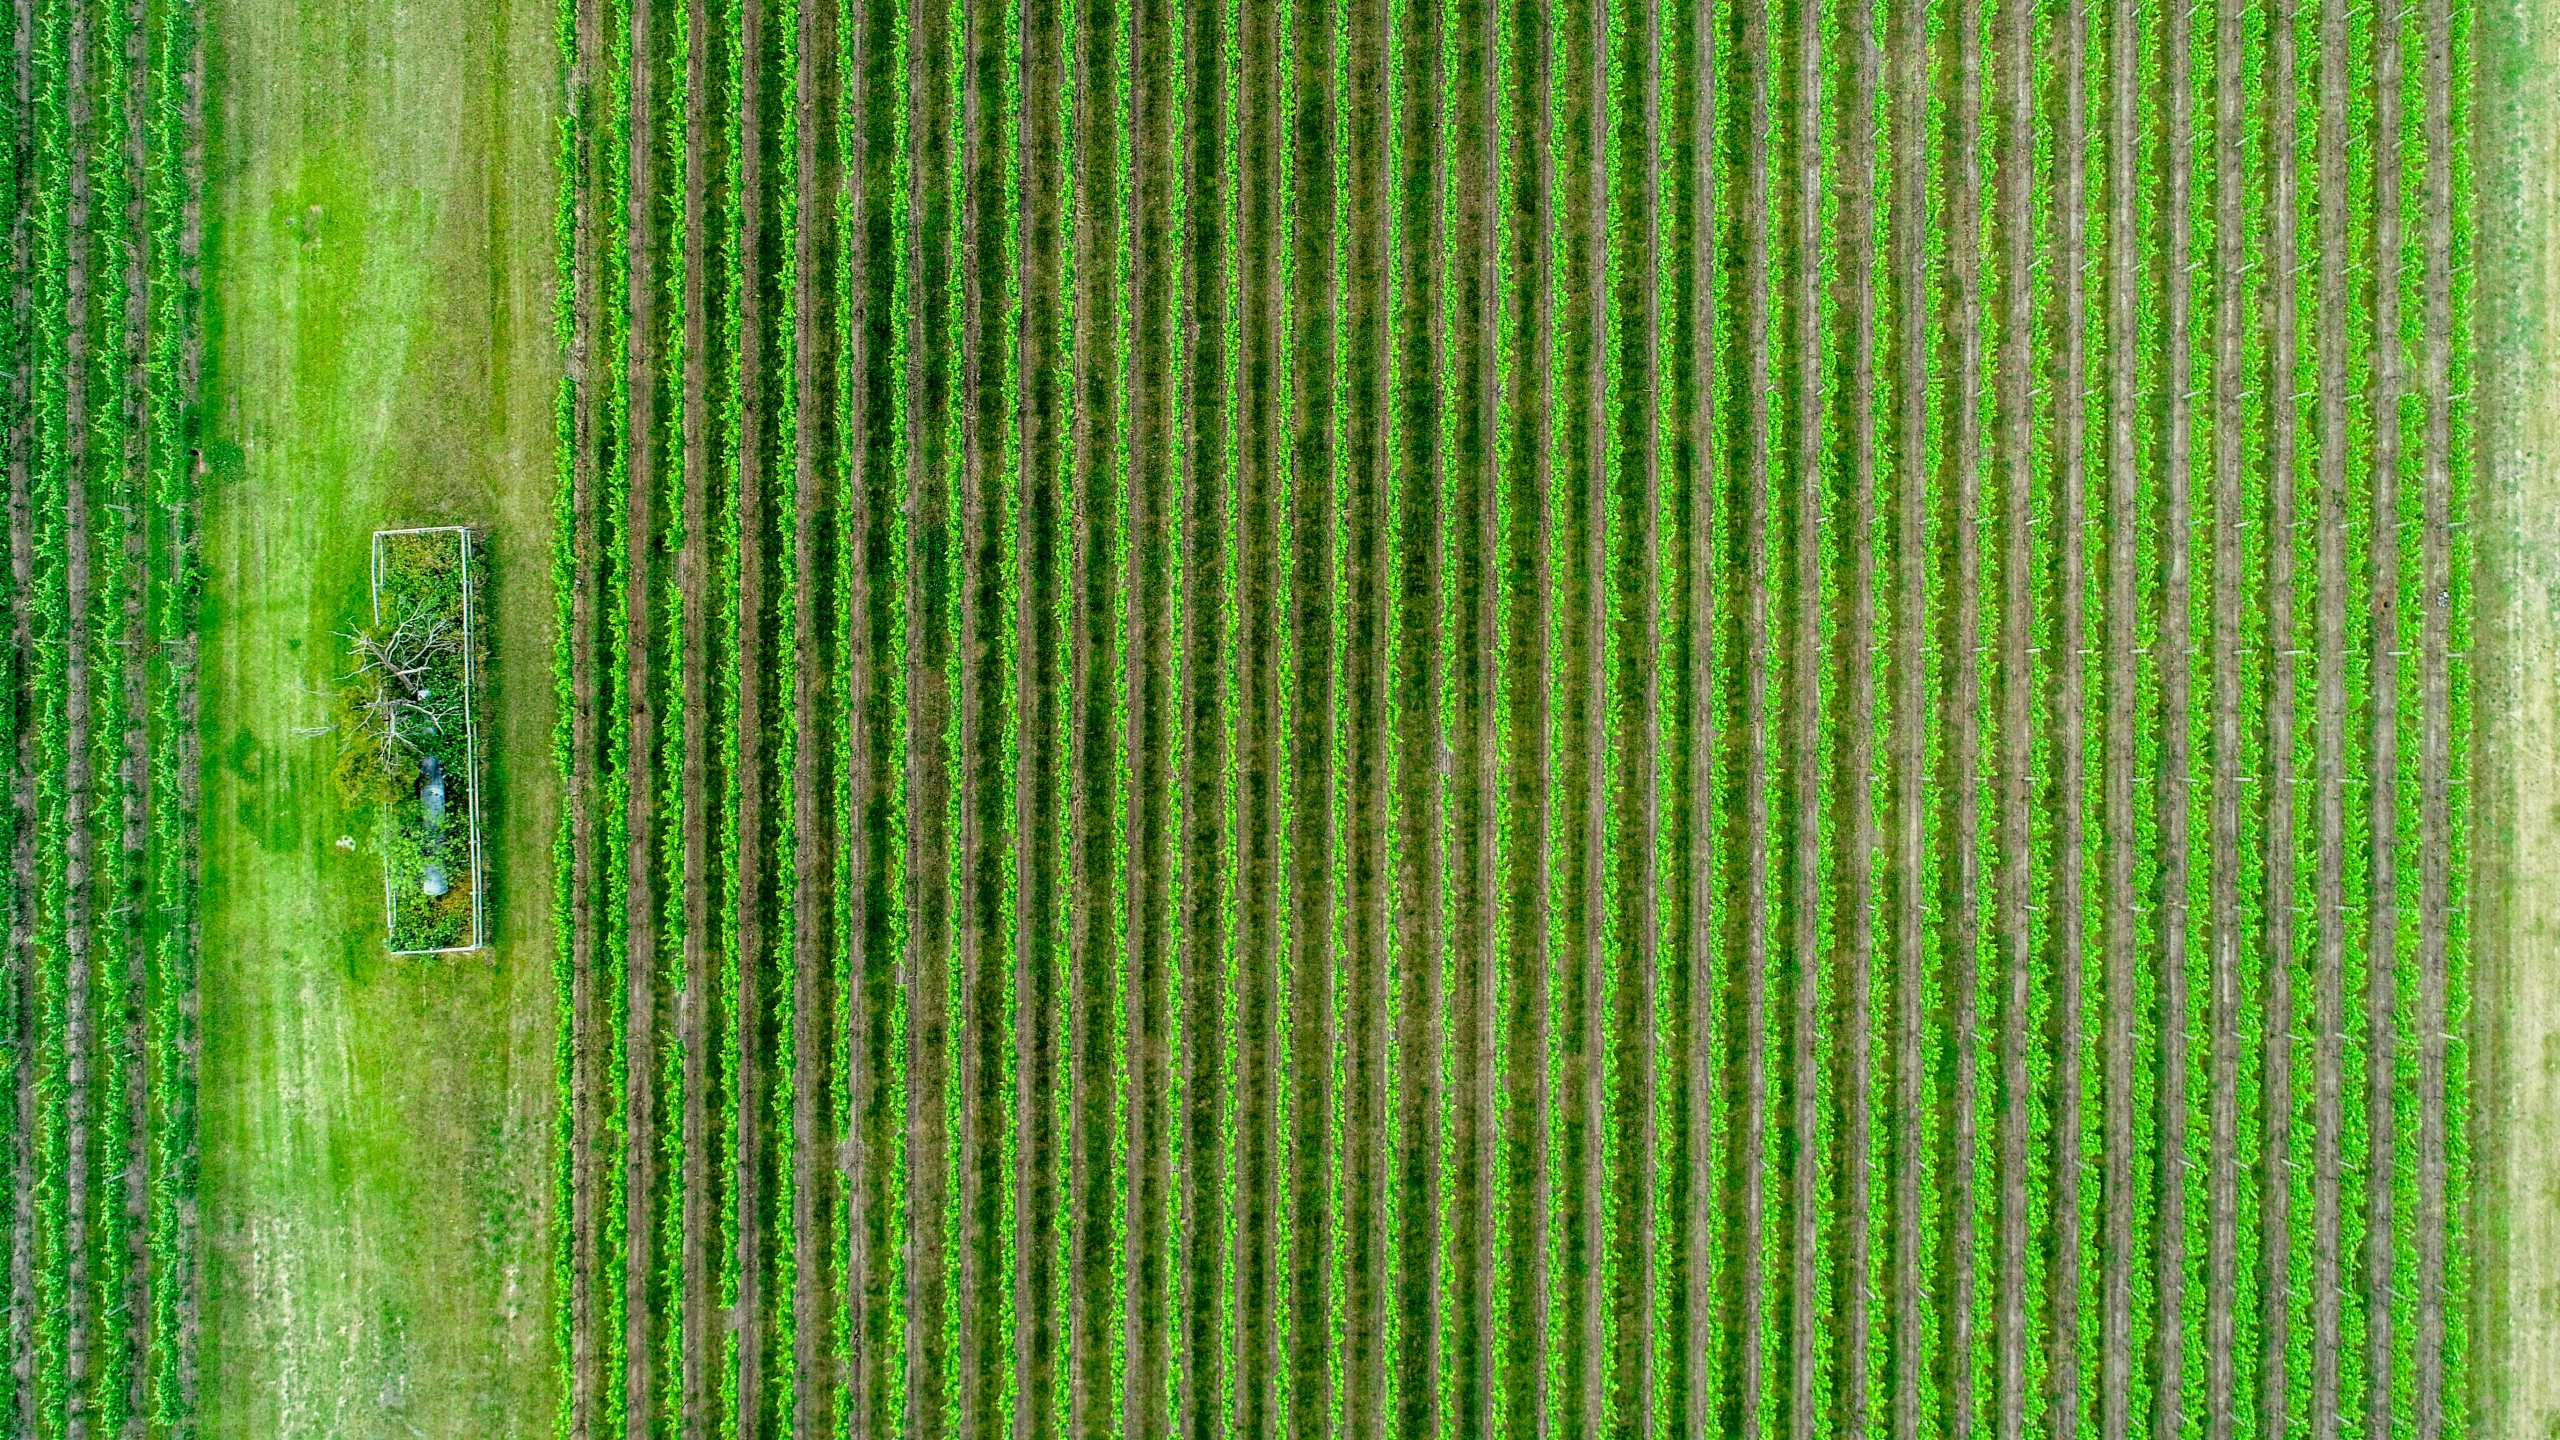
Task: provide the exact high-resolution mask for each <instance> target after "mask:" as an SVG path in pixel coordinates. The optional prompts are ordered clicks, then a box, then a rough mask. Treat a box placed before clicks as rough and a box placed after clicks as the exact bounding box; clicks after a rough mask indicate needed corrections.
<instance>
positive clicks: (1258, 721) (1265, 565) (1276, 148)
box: [1193, 5, 1287, 1440]
mask: <svg viewBox="0 0 2560 1440" xmlns="http://www.w3.org/2000/svg"><path fill="white" fill-rule="evenodd" d="M1203 8H1205V7H1203ZM1236 48H1237V56H1238V67H1239V69H1241V71H1242V72H1243V73H1242V77H1241V82H1240V90H1241V93H1240V95H1239V96H1238V100H1237V106H1236V113H1237V117H1238V119H1239V120H1240V121H1241V123H1242V129H1241V130H1240V132H1239V133H1238V134H1237V136H1236V141H1235V153H1236V215H1235V235H1236V242H1237V254H1236V330H1237V333H1238V335H1239V337H1240V340H1241V347H1240V348H1241V352H1242V353H1241V354H1240V355H1238V357H1237V369H1236V377H1235V392H1236V401H1235V403H1236V407H1237V414H1236V418H1235V484H1236V502H1235V503H1236V522H1235V523H1236V551H1237V554H1236V562H1235V564H1236V570H1235V574H1236V581H1235V583H1236V600H1235V611H1234V613H1235V615H1236V617H1237V620H1238V624H1239V629H1240V632H1241V633H1240V634H1239V635H1238V637H1237V644H1238V649H1239V651H1240V652H1241V658H1242V662H1243V664H1242V667H1241V671H1242V673H1240V674H1239V675H1238V676H1237V679H1236V717H1235V775H1236V779H1235V793H1234V805H1235V822H1234V823H1235V826H1236V836H1235V866H1236V876H1235V886H1236V890H1235V922H1234V932H1233V935H1234V938H1233V939H1232V941H1230V942H1229V943H1230V944H1231V945H1232V947H1233V949H1232V954H1233V955H1234V957H1235V964H1236V969H1237V971H1238V978H1237V982H1236V1001H1235V1027H1236V1031H1235V1037H1234V1040H1233V1042H1232V1043H1233V1046H1234V1054H1235V1059H1234V1062H1233V1063H1234V1065H1235V1076H1234V1085H1235V1101H1234V1104H1235V1110H1234V1114H1233V1121H1232V1123H1233V1126H1234V1143H1235V1171H1234V1176H1235V1179H1234V1185H1235V1199H1234V1201H1233V1204H1234V1206H1235V1211H1234V1216H1235V1219H1234V1224H1235V1232H1234V1237H1233V1244H1234V1247H1235V1248H1234V1252H1233V1259H1232V1261H1231V1269H1230V1271H1229V1273H1230V1274H1232V1276H1233V1277H1234V1278H1233V1282H1232V1283H1233V1286H1234V1288H1233V1290H1232V1292H1231V1293H1232V1294H1233V1297H1234V1300H1233V1303H1234V1305H1235V1312H1234V1321H1233V1325H1234V1333H1235V1340H1234V1344H1235V1357H1234V1362H1233V1363H1234V1366H1235V1371H1234V1396H1235V1399H1234V1405H1235V1411H1234V1416H1233V1418H1232V1420H1231V1421H1230V1422H1229V1424H1228V1426H1227V1429H1228V1431H1229V1432H1230V1433H1233V1434H1236V1435H1238V1436H1241V1437H1243V1440H1270V1437H1271V1436H1272V1435H1273V1434H1275V1433H1276V1431H1277V1427H1278V1423H1279V1405H1280V1396H1279V1388H1278V1387H1279V1377H1278V1366H1279V1355H1278V1347H1279V1320H1278V1317H1277V1314H1276V1308H1277V1300H1278V1288H1279V1281H1278V1276H1277V1275H1276V1274H1275V1273H1274V1272H1275V1270H1276V1269H1277V1262H1278V1258H1279V1240H1280V1226H1279V1219H1278V1214H1277V1206H1278V1203H1279V1201H1278V1197H1277V1195H1276V1191H1277V1189H1278V1184H1279V1180H1278V1176H1277V1174H1276V1173H1275V1172H1276V1170H1277V1151H1278V1145H1279V1128H1280V1109H1279V1105H1280V1101H1279V1083H1278V1078H1277V1076H1276V1074H1275V1071H1276V1070H1277V1068H1278V1053H1277V1052H1278V1043H1279V1042H1278V1036H1277V1031H1278V1021H1279V1016H1278V1014H1277V1007H1278V1003H1279V1001H1278V996H1277V994H1276V992H1277V990H1278V988H1279V984H1280V981H1279V966H1278V964H1277V963H1276V960H1275V958H1274V957H1275V956H1276V955H1277V953H1278V950H1279V945H1280V919H1279V906H1280V870H1279V866H1280V860H1279V852H1280V833H1279V831H1280V794H1281V783H1282V782H1281V774H1280V763H1281V762H1280V750H1279V732H1280V717H1281V704H1280V669H1279V666H1280V648H1281V642H1280V636H1279V634H1278V627H1277V625H1276V623H1275V611H1276V608H1277V606H1276V600H1277V597H1278V595H1279V582H1280V558H1279V557H1280V513H1279V504H1280V498H1279V497H1280V479H1279V447H1280V443H1281V433H1282V432H1281V420H1280V412H1279V402H1278V397H1279V394H1280V391H1281V389H1282V388H1283V387H1284V386H1285V385H1286V384H1287V380H1286V377H1285V376H1284V374H1283V372H1282V370H1281V366H1280V346H1279V337H1280V335H1281V334H1282V333H1283V323H1284V321H1283V317H1284V313H1285V312H1284V311H1283V309H1282V306H1283V305H1284V303H1285V301H1286V295H1285V293H1284V292H1283V290H1282V288H1281V279H1280V277H1281V273H1282V272H1281V263H1282V251H1281V247H1280V215H1281V202H1280V173H1281V163H1282V161H1281V149H1280V147H1281V143H1282V135H1281V129H1280V119H1281V100H1280V97H1281V93H1282V91H1281V81H1280V67H1281V58H1280V31H1279V20H1278V16H1277V15H1276V14H1274V13H1272V12H1271V10H1270V9H1269V7H1264V6H1259V5H1246V6H1242V7H1240V8H1239V23H1238V25H1237V30H1236ZM1193 208H1194V209H1195V210H1196V209H1197V208H1198V207H1196V206H1195V207H1193ZM1193 503H1194V504H1195V506H1196V505H1197V504H1198V503H1199V501H1198V500H1197V498H1196V497H1195V500H1194V502H1193ZM1203 518H1204V519H1205V518H1206V517H1203ZM1204 678H1205V677H1204ZM1194 734H1195V735H1196V734H1197V730H1196V728H1195V731H1194ZM1211 1403H1212V1402H1211V1401H1209V1400H1208V1399H1207V1398H1205V1397H1204V1398H1203V1400H1202V1401H1201V1404H1200V1412H1199V1413H1200V1414H1202V1416H1203V1417H1204V1418H1205V1416H1206V1412H1207V1410H1208V1408H1209V1405H1210V1404H1211Z"/></svg>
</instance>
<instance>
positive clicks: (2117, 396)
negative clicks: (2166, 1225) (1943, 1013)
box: [2098, 0, 2141, 1440]
mask: <svg viewBox="0 0 2560 1440" xmlns="http://www.w3.org/2000/svg"><path fill="white" fill-rule="evenodd" d="M2133 16H2134V7H2133V4H2132V0H2111V3H2110V4H2109V6H2108V9H2107V77H2108V78H2107V351H2106V353H2107V520H2106V527H2107V538H2106V547H2107V562H2106V563H2107V601H2106V613H2107V679H2106V699H2105V702H2104V704H2105V710H2106V731H2107V733H2106V757H2105V762H2104V763H2105V766H2106V781H2105V784H2106V795H2105V805H2106V822H2105V823H2106V866H2107V879H2106V885H2107V898H2106V926H2107V929H2106V962H2105V963H2106V990H2107V1013H2106V1019H2105V1022H2104V1023H2105V1031H2106V1033H2105V1040H2104V1044H2105V1047H2106V1061H2105V1063H2106V1085H2105V1091H2106V1117H2105V1122H2104V1123H2105V1126H2106V1139H2105V1149H2106V1155H2105V1160H2104V1164H2105V1167H2106V1168H2105V1179H2104V1180H2103V1181H2102V1187H2103V1192H2104V1200H2103V1204H2104V1206H2105V1211H2106V1213H2105V1217H2104V1220H2103V1222H2102V1223H2103V1224H2104V1226H2105V1232H2104V1236H2103V1239H2102V1247H2103V1250H2104V1254H2105V1263H2106V1280H2105V1282H2104V1285H2105V1291H2104V1294H2103V1296H2102V1299H2101V1318H2100V1320H2099V1324H2100V1327H2101V1329H2100V1334H2099V1359H2098V1365H2099V1382H2098V1395H2099V1402H2098V1403H2099V1433H2100V1435H2101V1436H2102V1437H2103V1440H2128V1437H2129V1436H2130V1435H2131V1434H2132V1432H2133V1423H2134V1421H2133V1365H2134V1358H2133V1268H2134V1238H2133V1199H2134V1188H2133V1111H2134V1092H2133V1083H2134V1082H2133V1035H2134V1020H2135V1011H2136V1010H2137V1009H2138V1008H2139V997H2138V996H2137V994H2136V992H2135V982H2134V965H2135V960H2134V949H2135V945H2134V942H2135V940H2136V938H2137V936H2136V933H2135V923H2136V922H2135V920H2134V890H2133V861H2134V841H2133V833H2134V831H2133V825H2134V819H2133V767H2134V750H2133V717H2134V710H2135V704H2134V696H2135V693H2136V692H2135V688H2134V684H2135V682H2134V675H2135V666H2136V665H2137V664H2138V663H2139V661H2140V658H2141V657H2140V655H2139V653H2138V642H2137V641H2136V640H2135V638H2134V604H2135V590H2134V569H2135V566H2134V562H2135V559H2136V556H2137V551H2138V549H2139V543H2138V541H2137V540H2136V538H2135V537H2136V533H2137V532H2136V526H2137V524H2138V521H2137V518H2136V509H2135V503H2136V502H2135V499H2134V464H2135V461H2134V446H2133V425H2134V414H2135V398H2134V397H2135V393H2136V385H2137V380H2138V375H2137V368H2138V367H2137V361H2136V351H2135V344H2136V341H2135V339H2134V308H2133V307H2134V301H2133V297H2134V284H2135V281H2134V274H2135V255H2136V251H2137V247H2138V246H2139V245H2140V244H2141V236H2140V234H2139V232H2137V231H2136V230H2135V229H2134V198H2135V195H2136V192H2137V191H2138V190H2139V189H2140V188H2141V162H2140V156H2139V154H2138V152H2137V151H2136V149H2135V143H2136V141H2135V136H2136V133H2137V131H2136V126H2137V123H2138V121H2139V119H2140V108H2139V107H2138V106H2137V105H2136V104H2134V103H2133V100H2132V97H2133V96H2134V95H2135V94H2136V93H2137V92H2136V89H2135V80H2134V59H2135V51H2136V49H2137V48H2138V45H2139V36H2138V35H2137V34H2136V32H2135V29H2134V19H2133Z"/></svg>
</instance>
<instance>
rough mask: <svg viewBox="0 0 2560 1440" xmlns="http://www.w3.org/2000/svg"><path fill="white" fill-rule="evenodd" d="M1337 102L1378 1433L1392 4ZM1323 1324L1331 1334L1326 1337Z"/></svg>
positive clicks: (1350, 1008)
mask: <svg viewBox="0 0 2560 1440" xmlns="http://www.w3.org/2000/svg"><path fill="white" fill-rule="evenodd" d="M1344 8H1345V12H1346V13H1345V14H1344V17H1343V20H1342V32H1341V56H1340V68H1339V75H1338V82H1337V83H1338V84H1339V87H1340V89H1339V93H1338V96H1337V103H1338V104H1339V105H1340V107H1341V115H1340V119H1339V124H1340V126H1341V142H1342V152H1341V153H1342V174H1343V191H1344V193H1343V195H1342V198H1341V208H1342V212H1343V221H1342V226H1341V270H1340V273H1339V279H1338V281H1337V289H1336V291H1335V293H1336V295H1337V297H1338V306H1339V310H1340V324H1341V330H1342V340H1341V366H1340V369H1339V370H1338V371H1337V372H1336V374H1337V375H1338V377H1339V378H1338V379H1337V380H1336V381H1335V382H1334V384H1333V386H1332V387H1331V389H1332V393H1334V394H1335V395H1336V397H1337V399H1338V401H1339V403H1340V406H1341V410H1340V412H1339V413H1340V418H1339V420H1338V422H1337V423H1338V424H1339V426H1340V439H1339V442H1338V443H1339V446H1340V448H1339V450H1338V451H1337V457H1338V459H1337V464H1336V468H1335V472H1334V473H1335V483H1336V484H1337V485H1338V486H1339V487H1340V498H1341V506H1340V509H1339V511H1338V512H1336V515H1335V517H1334V518H1335V519H1336V520H1337V521H1338V523H1339V526H1340V534H1339V538H1338V540H1337V542H1336V543H1337V545H1338V546H1339V547H1340V555H1341V569H1340V572H1339V573H1340V575H1341V591H1340V594H1341V605H1340V615H1339V620H1338V624H1339V626H1340V629H1339V632H1338V633H1339V635H1340V639H1341V645H1342V670H1341V674H1340V676H1339V679H1338V681H1337V683H1338V685H1339V687H1340V688H1339V690H1338V691H1337V692H1336V693H1337V695H1338V697H1339V700H1340V708H1339V709H1338V710H1337V711H1336V712H1335V722H1334V723H1335V734H1336V737H1337V739H1338V742H1339V744H1340V746H1341V759H1340V762H1339V763H1340V765H1341V772H1340V780H1339V782H1338V783H1339V787H1340V788H1339V791H1338V792H1337V793H1339V794H1340V796H1341V801H1340V804H1341V818H1340V826H1339V829H1338V830H1337V831H1336V832H1335V839H1336V841H1337V846H1336V849H1335V850H1334V852H1333V855H1334V857H1335V858H1336V859H1337V861H1338V863H1339V865H1340V867H1341V874H1340V879H1339V881H1338V883H1339V884H1340V886H1341V911H1340V913H1341V916H1342V920H1341V951H1340V958H1339V960H1338V962H1337V963H1338V964H1339V966H1340V969H1339V972H1338V975H1337V977H1336V978H1337V983H1338V987H1339V995H1338V1003H1339V1004H1340V1007H1341V1009H1340V1015H1341V1031H1340V1036H1341V1041H1340V1049H1339V1051H1338V1054H1339V1056H1340V1064H1341V1078H1340V1085H1341V1090H1340V1097H1341V1098H1340V1105H1339V1109H1338V1111H1337V1112H1336V1113H1337V1114H1338V1115H1339V1119H1340V1124H1341V1127H1342V1128H1341V1139H1340V1141H1339V1147H1338V1154H1337V1157H1336V1163H1337V1164H1338V1165H1339V1166H1340V1167H1341V1171H1340V1180H1339V1184H1340V1186H1341V1189H1340V1197H1341V1198H1340V1202H1339V1204H1340V1210H1339V1214H1338V1216H1337V1217H1335V1218H1336V1219H1337V1220H1338V1223H1339V1226H1340V1228H1339V1231H1338V1236H1339V1238H1338V1239H1337V1240H1336V1241H1335V1244H1336V1245H1337V1247H1338V1249H1337V1252H1336V1253H1337V1254H1338V1255H1339V1257H1340V1259H1339V1269H1338V1270H1337V1271H1336V1272H1335V1276H1334V1277H1333V1278H1329V1279H1328V1282H1327V1283H1329V1284H1338V1285H1339V1287H1340V1288H1339V1291H1338V1299H1337V1300H1336V1309H1335V1316H1334V1323H1335V1324H1336V1325H1337V1326H1338V1327H1339V1335H1340V1341H1339V1346H1340V1348H1339V1351H1338V1357H1337V1359H1336V1361H1335V1366H1336V1369H1335V1374H1336V1375H1337V1376H1338V1377H1339V1382H1340V1385H1341V1392H1340V1401H1339V1403H1340V1405H1341V1413H1340V1419H1339V1422H1338V1423H1339V1427H1340V1431H1341V1433H1342V1435H1343V1436H1344V1437H1345V1440H1376V1437H1377V1436H1378V1434H1379V1433H1380V1431H1381V1430H1383V1429H1384V1427H1385V1419H1386V1414H1385V1411H1386V1389H1387V1360H1388V1357H1387V1355H1386V1354H1385V1344H1386V1315H1385V1312H1386V1307H1387V1301H1388V1295H1387V1287H1388V1270H1387V1246H1386V1241H1387V1235H1388V1231H1389V1229H1390V1228H1391V1227H1392V1225H1393V1223H1394V1218H1393V1217H1394V1216H1395V1214H1396V1211H1395V1206H1394V1201H1393V1200H1392V1199H1391V1198H1390V1197H1389V1194H1388V1189H1387V1187H1388V1186H1389V1184H1390V1183H1392V1179H1393V1176H1392V1172H1391V1171H1390V1169H1389V1165H1390V1160H1389V1151H1388V1115H1387V1103H1388V1102H1387V1094H1388V1084H1389V1077H1388V1073H1387V994H1388V990H1387V986H1388V980H1387V967H1388V964H1389V959H1388V946H1389V943H1390V942H1389V935H1388V928H1387V927H1388V923H1389V913H1388V889H1389V886H1390V884H1391V883H1392V881H1391V877H1390V876H1389V874H1388V871H1387V826H1388V819H1387V806H1388V778H1389V773H1388V772H1389V768H1390V764H1391V762H1390V759H1389V746H1390V745H1391V744H1393V737H1392V736H1391V735H1390V734H1389V731H1388V727H1387V714H1388V702H1389V692H1388V688H1387V687H1388V685H1389V683H1390V676H1389V671H1388V662H1389V659H1390V652H1391V650H1392V649H1393V641H1392V640H1391V639H1390V633H1389V631H1388V628H1387V606H1388V603H1389V597H1388V587H1389V585H1390V583H1391V582H1392V579H1393V571H1392V567H1393V563H1394V561H1393V557H1391V556H1390V554H1389V552H1388V549H1387V527H1388V525H1389V523H1390V520H1389V512H1388V506H1389V504H1390V490H1391V485H1392V477H1391V472H1390V466H1391V465H1392V464H1393V459H1394V452H1393V451H1392V450H1391V448H1390V437H1389V434H1388V427H1389V426H1390V425H1391V424H1392V423H1393V417H1394V411H1393V409H1392V408H1391V406H1392V402H1391V400H1390V397H1389V394H1388V390H1387V384H1388V372H1389V368H1390V359H1391V356H1390V353H1389V349H1388V346H1389V344H1390V335H1389V323H1390V320H1391V318H1392V312H1390V310H1389V309H1388V286H1387V267H1388V264H1389V253H1388V248H1387V247H1388V232H1389V226H1390V225H1391V223H1392V221H1393V211H1392V209H1391V197H1390V196H1389V193H1388V161H1389V158H1390V153H1391V151H1392V149H1393V147H1394V144H1395V135H1394V131H1393V130H1392V128H1391V126H1392V123H1393V122H1392V119H1391V117H1390V112H1389V110H1388V98H1387V44H1388V30H1387V8H1388V7H1387V4H1386V3H1385V0H1346V4H1345V7H1344ZM1327 1338H1328V1339H1331V1338H1332V1337H1327Z"/></svg>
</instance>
